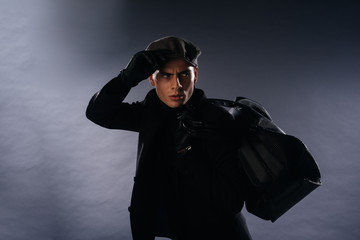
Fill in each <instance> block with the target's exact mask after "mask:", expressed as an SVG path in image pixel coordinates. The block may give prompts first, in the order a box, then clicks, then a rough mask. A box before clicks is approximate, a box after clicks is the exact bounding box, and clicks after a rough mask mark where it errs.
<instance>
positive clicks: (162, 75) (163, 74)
mask: <svg viewBox="0 0 360 240" xmlns="http://www.w3.org/2000/svg"><path fill="white" fill-rule="evenodd" d="M161 77H163V78H169V77H170V74H166V73H162V74H161Z"/></svg>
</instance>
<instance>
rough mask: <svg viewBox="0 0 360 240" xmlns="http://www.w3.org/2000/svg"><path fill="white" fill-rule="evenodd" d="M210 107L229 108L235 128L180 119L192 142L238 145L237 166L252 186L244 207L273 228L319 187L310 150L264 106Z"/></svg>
mask: <svg viewBox="0 0 360 240" xmlns="http://www.w3.org/2000/svg"><path fill="white" fill-rule="evenodd" d="M206 103H207V104H214V105H217V106H219V107H221V108H225V109H226V110H227V111H228V112H229V114H231V115H232V117H233V119H234V122H233V123H234V124H231V125H227V126H221V125H211V124H208V123H206V122H199V121H196V120H194V119H192V118H191V113H190V114H189V113H187V114H184V115H183V116H182V117H181V118H180V122H181V126H182V127H183V128H184V129H185V131H186V132H187V133H188V134H189V135H190V136H191V135H193V136H197V137H199V136H206V137H217V136H218V137H231V138H232V139H233V141H236V145H237V146H238V147H237V156H238V160H239V164H240V165H241V166H242V168H243V169H244V171H245V173H246V175H247V177H248V179H249V181H250V183H251V191H250V193H249V196H248V198H247V200H246V202H245V204H246V209H247V210H248V212H250V213H252V214H254V215H256V216H258V217H260V218H262V219H264V220H271V221H272V222H274V221H276V219H278V218H279V217H280V216H281V215H283V214H284V213H285V212H286V211H287V210H289V209H290V208H291V207H293V206H294V205H295V204H297V203H298V202H299V201H300V200H302V199H303V198H304V197H305V196H307V195H308V194H309V193H310V192H312V191H313V190H314V189H316V188H317V187H319V186H320V185H321V182H320V178H321V176H320V171H319V168H318V165H317V164H316V162H315V160H314V158H313V157H312V156H311V154H310V153H309V151H308V149H307V147H306V146H305V145H304V144H303V143H302V142H301V141H300V140H299V139H298V138H296V137H293V136H290V135H287V134H285V133H284V132H283V131H282V130H281V129H280V128H279V127H277V126H276V125H275V124H274V122H273V121H272V119H271V117H270V115H269V114H268V113H267V111H266V110H265V109H264V108H263V107H262V106H261V105H260V104H258V103H256V102H255V101H252V100H250V99H247V98H242V97H238V98H237V99H236V100H235V101H229V100H222V99H207V100H206Z"/></svg>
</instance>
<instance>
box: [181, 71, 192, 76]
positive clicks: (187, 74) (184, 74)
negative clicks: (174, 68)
mask: <svg viewBox="0 0 360 240" xmlns="http://www.w3.org/2000/svg"><path fill="white" fill-rule="evenodd" d="M189 75H190V74H189V72H183V73H181V76H182V77H188V76H189Z"/></svg>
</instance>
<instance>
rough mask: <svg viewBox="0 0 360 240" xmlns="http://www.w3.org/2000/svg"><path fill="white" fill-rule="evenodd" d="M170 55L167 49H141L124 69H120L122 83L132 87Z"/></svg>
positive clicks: (157, 67) (151, 72)
mask: <svg viewBox="0 0 360 240" xmlns="http://www.w3.org/2000/svg"><path fill="white" fill-rule="evenodd" d="M170 55H171V51H169V50H156V51H147V50H144V51H141V52H138V53H136V54H135V55H134V56H133V57H132V59H131V60H130V62H129V63H128V65H127V66H126V67H125V69H123V70H121V72H120V76H121V78H122V81H123V83H125V84H126V85H127V86H129V87H134V86H136V85H138V84H139V82H141V81H142V80H144V79H146V78H148V77H149V76H150V75H151V74H153V73H154V72H155V71H156V70H157V69H159V67H160V66H161V65H163V64H164V63H165V62H166V61H167V60H168V57H169V56H170Z"/></svg>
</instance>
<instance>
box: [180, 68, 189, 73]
mask: <svg viewBox="0 0 360 240" xmlns="http://www.w3.org/2000/svg"><path fill="white" fill-rule="evenodd" d="M188 72H190V69H185V70H184V71H181V72H179V74H183V73H188Z"/></svg>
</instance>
